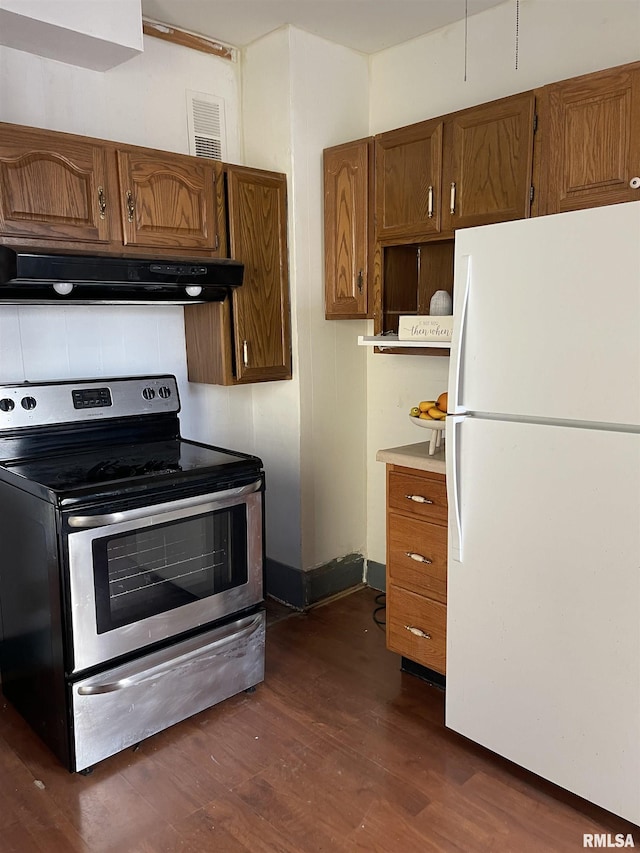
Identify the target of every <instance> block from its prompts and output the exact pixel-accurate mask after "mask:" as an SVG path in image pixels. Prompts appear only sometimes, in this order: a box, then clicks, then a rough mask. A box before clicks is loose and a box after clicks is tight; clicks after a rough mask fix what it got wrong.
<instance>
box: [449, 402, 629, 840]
mask: <svg viewBox="0 0 640 853" xmlns="http://www.w3.org/2000/svg"><path fill="white" fill-rule="evenodd" d="M456 431H457V446H456V455H457V460H458V472H457V473H458V478H457V481H456V482H457V490H458V494H457V500H458V504H459V531H458V532H459V540H460V548H459V554H460V560H459V561H454V560H451V559H450V561H449V566H448V607H447V611H448V612H447V693H446V724H447V726H448V727H449V728H451V729H454V730H455V731H457V732H460V733H461V734H463V735H465V736H466V737H468V738H470V739H471V740H473V741H476V742H477V743H480V744H482V745H483V746H485V747H488V748H489V749H491V750H493V751H494V752H497V753H499V754H500V755H503V756H505V757H506V758H508V759H510V760H511V761H514V762H516V763H517V764H520V765H522V766H523V767H526V768H527V769H529V770H532V771H533V772H534V773H537V774H539V775H540V776H542V777H544V778H546V779H549V780H550V781H552V782H554V783H556V784H558V785H560V786H562V787H563V788H566V789H567V790H569V791H572V792H574V793H576V794H578V795H580V796H581V797H584V798H585V799H587V800H590V801H591V802H593V803H596V804H597V805H599V806H602V807H604V808H605V809H609V810H610V811H612V812H615V813H616V814H618V815H621V816H622V817H624V818H626V819H628V820H630V821H633V822H634V823H640V435H637V434H630V433H610V432H606V431H601V430H590V429H579V428H567V427H558V426H542V425H531V424H516V423H504V422H496V421H494V422H491V421H483V420H480V419H473V418H470V419H469V418H468V419H464V420H463V421H462V423H458V424H457V426H456ZM452 467H453V466H452ZM448 480H449V482H450V483H451V484H453V482H454V478H453V477H452V476H451V477H448ZM451 488H453V486H451ZM454 503H455V501H454V496H453V495H450V500H449V506H450V507H451V506H453V505H454ZM457 524H458V518H457V517H456V515H455V514H454V513H452V515H451V517H450V525H451V528H452V530H451V532H450V535H451V536H452V537H453V538H455V536H456V529H455V528H456V525H457Z"/></svg>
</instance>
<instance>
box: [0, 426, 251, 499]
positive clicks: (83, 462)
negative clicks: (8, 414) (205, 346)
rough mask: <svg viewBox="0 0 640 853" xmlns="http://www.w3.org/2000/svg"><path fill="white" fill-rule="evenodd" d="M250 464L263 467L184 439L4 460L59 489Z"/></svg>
mask: <svg viewBox="0 0 640 853" xmlns="http://www.w3.org/2000/svg"><path fill="white" fill-rule="evenodd" d="M247 467H250V468H258V467H260V460H259V459H257V458H256V457H253V456H248V455H246V454H242V453H236V452H233V451H230V450H224V449H222V448H216V447H208V446H203V445H200V444H197V443H195V442H190V441H186V440H184V439H171V440H168V441H154V442H147V443H143V444H117V445H103V446H100V447H99V448H94V449H92V450H82V451H77V450H76V451H75V452H73V453H69V452H67V453H65V454H60V455H47V456H40V457H33V458H31V459H28V460H22V461H19V462H5V463H4V468H6V470H7V471H9V472H11V473H13V474H14V475H17V476H18V477H23V478H25V479H26V480H29V481H30V482H32V483H39V484H40V485H41V486H44V487H45V488H46V489H49V490H51V491H53V492H62V491H69V490H73V489H78V488H83V489H85V488H87V487H91V486H92V485H96V486H97V485H98V484H100V485H103V484H106V483H112V482H113V483H117V482H123V481H124V482H127V483H130V482H135V481H136V480H138V479H140V480H142V479H144V480H145V481H149V480H152V479H154V478H162V477H163V476H164V475H176V474H182V475H191V474H199V473H203V474H204V473H208V472H210V473H212V474H213V473H215V474H224V473H226V472H227V471H229V472H230V471H231V470H232V469H236V468H247Z"/></svg>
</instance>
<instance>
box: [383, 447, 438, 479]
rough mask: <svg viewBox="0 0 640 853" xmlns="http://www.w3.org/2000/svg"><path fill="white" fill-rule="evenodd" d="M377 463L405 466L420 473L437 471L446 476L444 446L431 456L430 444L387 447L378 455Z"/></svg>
mask: <svg viewBox="0 0 640 853" xmlns="http://www.w3.org/2000/svg"><path fill="white" fill-rule="evenodd" d="M376 461H378V462H386V463H387V464H388V465H403V466H404V467H405V468H417V469H419V470H420V471H435V472H436V473H438V474H446V467H445V461H444V446H443V447H441V448H440V449H439V450H437V451H436V452H435V453H434V454H433V456H429V442H428V441H421V442H419V443H418V444H405V445H403V446H402V447H387V448H386V449H384V450H379V451H378V452H377V453H376Z"/></svg>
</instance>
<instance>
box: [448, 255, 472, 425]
mask: <svg viewBox="0 0 640 853" xmlns="http://www.w3.org/2000/svg"><path fill="white" fill-rule="evenodd" d="M456 263H457V267H456V284H455V294H456V305H455V310H454V315H455V316H454V321H453V323H454V325H453V335H452V343H451V367H450V371H449V377H450V381H449V411H450V412H452V413H453V414H460V413H464V412H465V411H466V409H465V408H464V406H463V405H462V403H461V401H460V396H461V392H462V355H463V352H464V345H465V337H466V331H467V305H468V303H469V289H470V287H471V255H461V256H460V258H459V259H458V260H457V262H456ZM460 289H462V292H461V293H460Z"/></svg>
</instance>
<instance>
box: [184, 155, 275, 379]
mask: <svg viewBox="0 0 640 853" xmlns="http://www.w3.org/2000/svg"><path fill="white" fill-rule="evenodd" d="M226 179H227V203H228V210H229V245H230V251H231V256H232V257H233V258H235V259H236V260H238V261H242V262H243V263H244V265H245V268H244V281H243V284H242V287H239V288H236V289H235V290H234V292H233V294H232V297H231V302H229V300H226V301H225V302H223V303H208V304H203V305H189V306H186V307H185V331H186V340H187V366H188V376H189V379H190V380H191V381H192V382H206V383H211V384H218V385H237V384H246V383H249V382H265V381H268V380H273V379H290V378H291V328H290V317H289V273H288V261H287V258H288V255H287V201H286V177H285V176H284V175H281V174H277V173H274V172H265V171H262V170H259V169H248V168H245V167H242V166H227V167H226Z"/></svg>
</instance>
